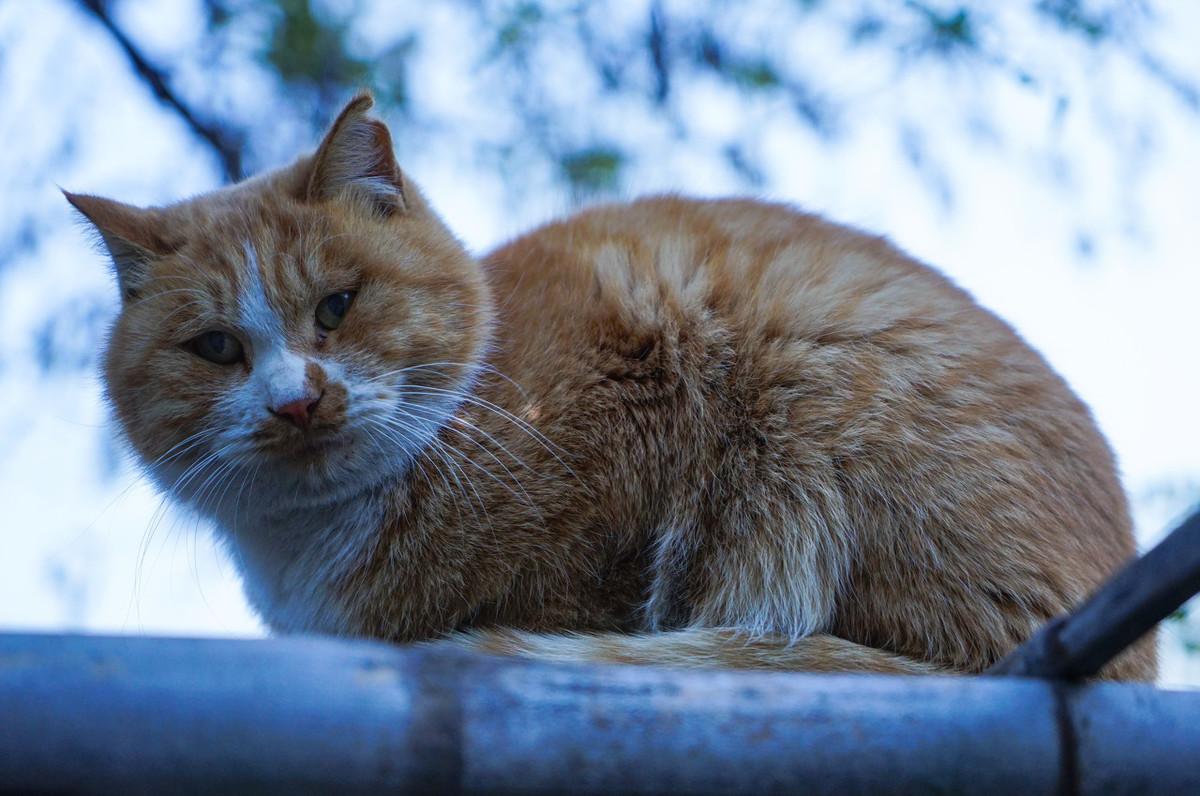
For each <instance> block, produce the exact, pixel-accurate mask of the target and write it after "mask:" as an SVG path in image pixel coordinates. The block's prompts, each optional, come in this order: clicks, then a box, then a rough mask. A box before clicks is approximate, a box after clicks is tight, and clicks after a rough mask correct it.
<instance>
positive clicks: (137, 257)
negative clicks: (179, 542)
mask: <svg viewBox="0 0 1200 796" xmlns="http://www.w3.org/2000/svg"><path fill="white" fill-rule="evenodd" d="M63 196H65V197H66V198H67V201H68V202H70V203H71V204H72V205H73V206H74V208H75V209H76V210H78V211H79V212H80V213H82V214H83V216H84V217H85V218H86V219H87V220H88V221H90V222H91V224H92V227H93V228H94V229H95V230H96V232H97V233H98V234H99V236H100V239H101V240H102V241H103V242H104V247H105V248H106V249H107V250H108V253H109V255H110V256H111V257H112V263H113V270H114V271H115V272H116V275H117V284H118V285H119V286H120V289H121V299H122V300H123V301H130V300H132V299H135V298H137V296H138V293H139V292H140V291H141V289H142V286H143V285H144V284H145V282H146V279H147V278H148V277H149V275H150V265H151V263H152V262H153V261H154V260H155V259H157V258H158V257H161V256H162V255H164V254H168V253H170V249H171V247H170V246H168V245H166V244H165V243H164V241H163V239H162V237H161V236H160V235H159V233H158V230H159V228H160V224H159V223H158V219H157V218H156V217H155V214H154V211H153V210H143V209H141V208H139V207H134V206H133V205H127V204H123V203H121V202H116V201H113V200H112V199H105V198H103V197H100V196H89V195H87V194H78V193H71V192H69V191H63Z"/></svg>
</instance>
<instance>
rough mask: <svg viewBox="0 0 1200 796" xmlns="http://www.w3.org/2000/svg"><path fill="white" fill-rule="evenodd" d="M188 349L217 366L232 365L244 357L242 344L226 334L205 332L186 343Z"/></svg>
mask: <svg viewBox="0 0 1200 796" xmlns="http://www.w3.org/2000/svg"><path fill="white" fill-rule="evenodd" d="M188 347H189V348H191V350H192V352H193V353H195V354H196V355H197V356H201V357H204V358H205V359H207V360H208V361H209V362H216V363H217V364H218V365H232V364H233V363H235V362H241V361H242V358H243V357H244V356H245V352H244V351H243V350H242V342H241V341H240V340H238V339H237V338H236V337H234V336H233V335H231V334H229V333H228V332H218V331H211V332H205V333H204V334H202V335H199V336H198V337H193V338H192V339H191V340H190V341H189V342H188Z"/></svg>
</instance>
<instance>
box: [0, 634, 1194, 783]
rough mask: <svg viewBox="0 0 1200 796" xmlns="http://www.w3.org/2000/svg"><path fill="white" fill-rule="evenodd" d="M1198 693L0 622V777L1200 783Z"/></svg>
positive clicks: (0, 780)
mask: <svg viewBox="0 0 1200 796" xmlns="http://www.w3.org/2000/svg"><path fill="white" fill-rule="evenodd" d="M1197 750H1200V693H1188V692H1179V693H1172V692H1163V691H1157V690H1155V689H1153V688H1149V687H1146V686H1135V685H1112V684H1103V685H1093V686H1064V685H1053V684H1049V683H1044V682H1040V681H1034V680H1024V679H1018V678H966V677H961V678H898V677H875V676H832V675H806V674H790V675H789V674H759V673H736V672H683V671H669V670H663V669H649V668H641V667H620V666H616V667H571V666H559V665H550V664H541V663H532V662H524V661H516V660H504V659H496V658H486V657H474V656H465V655H462V654H459V653H452V652H444V651H438V650H435V649H420V650H414V649H399V648H395V647H390V646H387V645H383V644H375V643H368V642H347V641H335V640H327V639H273V640H260V641H229V640H216V639H210V640H186V639H152V638H106V637H86V636H35V635H0V791H12V790H26V791H28V790H35V791H50V792H84V793H131V794H132V793H167V792H170V793H234V792H236V793H289V794H290V793H305V792H339V793H353V792H360V793H367V792H370V793H379V792H384V791H388V792H398V793H403V792H414V793H419V792H429V793H433V792H436V793H454V792H462V793H613V792H621V793H783V792H789V793H796V792H804V793H817V794H820V793H830V794H833V793H836V794H853V793H872V794H876V793H914V792H919V793H968V792H969V793H1022V794H1039V793H1118V792H1122V791H1124V792H1130V793H1133V792H1139V793H1155V792H1158V793H1184V792H1193V793H1197V792H1200V767H1198V766H1196V765H1195V754H1196V751H1197Z"/></svg>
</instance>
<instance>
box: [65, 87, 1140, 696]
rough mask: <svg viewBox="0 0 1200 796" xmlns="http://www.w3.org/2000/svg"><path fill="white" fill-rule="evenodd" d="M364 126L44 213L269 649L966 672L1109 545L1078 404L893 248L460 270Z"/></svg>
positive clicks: (982, 315) (1122, 532) (554, 255)
mask: <svg viewBox="0 0 1200 796" xmlns="http://www.w3.org/2000/svg"><path fill="white" fill-rule="evenodd" d="M370 106H371V100H370V98H369V97H367V96H360V97H358V98H356V99H355V100H354V101H353V102H351V103H350V105H349V106H347V108H346V110H345V111H343V113H342V115H341V116H340V117H339V119H338V120H337V122H336V123H335V124H334V126H333V128H332V129H331V131H330V132H329V134H328V135H327V136H326V139H325V141H324V142H323V143H322V145H321V147H320V149H319V150H318V151H317V153H316V154H315V155H313V156H310V157H305V158H302V159H300V160H299V161H298V162H296V163H295V164H294V165H292V166H289V167H287V168H284V169H282V170H279V171H276V172H272V173H269V174H266V175H263V176H260V177H258V178H255V179H251V180H249V181H246V182H243V183H240V184H238V185H234V186H231V187H228V188H225V189H222V190H219V191H216V192H214V193H211V194H207V195H204V196H200V197H197V198H194V199H191V200H187V201H184V202H181V203H179V204H176V205H171V206H168V207H160V208H151V209H140V208H133V207H129V206H127V205H122V204H119V203H117V202H113V201H111V200H107V199H101V198H98V197H91V196H81V195H68V198H69V199H70V200H71V201H72V203H73V204H74V205H75V206H76V207H77V208H79V210H80V211H81V212H83V213H84V214H85V215H86V216H87V217H88V218H89V219H90V220H91V221H92V222H93V224H94V225H95V227H96V228H97V229H98V231H99V232H100V234H101V236H102V237H103V239H104V241H105V243H106V244H107V246H108V249H109V251H110V253H111V254H112V256H113V259H114V262H115V264H116V270H117V275H118V281H119V283H120V286H121V291H122V296H123V309H122V313H121V315H120V318H119V319H118V321H117V323H116V325H115V327H114V328H113V330H112V335H111V339H110V341H109V345H108V353H107V358H106V372H105V375H106V383H107V389H108V395H109V398H110V400H111V402H112V405H113V406H114V408H115V411H116V415H117V417H118V419H119V421H120V424H121V427H122V429H123V430H124V432H125V435H126V436H127V437H128V440H129V442H130V443H131V445H132V447H133V448H134V450H135V451H136V452H137V454H138V456H139V458H140V460H141V462H142V463H143V465H144V466H145V468H146V470H147V472H148V473H149V474H150V475H151V477H152V478H154V479H155V480H156V481H157V483H158V484H159V486H160V487H161V488H162V489H163V490H165V491H166V492H168V493H169V494H171V495H172V496H173V497H175V498H176V499H177V500H179V501H180V502H182V503H184V504H187V505H190V506H191V507H193V508H195V509H196V510H198V511H200V512H201V513H203V514H205V515H207V516H209V517H211V518H212V519H213V520H214V521H215V522H216V524H217V526H218V527H219V528H220V533H221V536H222V539H223V540H224V541H225V543H226V544H227V545H228V547H229V549H230V551H231V554H232V555H233V557H234V559H235V560H236V561H237V563H238V566H239V568H240V569H241V571H242V573H243V576H244V579H245V582H246V588H247V594H248V596H249V598H250V600H251V602H252V604H253V605H254V606H255V608H256V609H257V610H258V611H259V612H260V613H261V614H262V616H263V618H264V619H265V621H266V622H267V623H268V624H269V625H270V626H271V627H272V628H274V629H275V630H276V631H278V632H295V631H315V632H325V633H333V634H338V635H345V636H368V637H375V638H383V639H391V640H396V641H405V642H408V641H425V640H431V639H449V642H450V643H457V644H461V645H465V646H468V647H472V648H475V649H479V650H483V651H487V652H496V653H503V654H525V655H534V656H539V657H544V658H549V659H555V660H592V661H614V662H645V663H658V664H667V665H679V666H722V667H743V666H754V667H763V666H765V667H775V668H793V669H807V670H816V671H890V672H912V673H923V672H934V671H942V672H964V673H969V672H978V671H981V670H983V669H984V668H986V667H987V666H988V665H989V664H991V663H992V662H994V661H996V660H997V659H998V658H1000V657H1001V656H1002V655H1004V654H1005V653H1006V652H1008V651H1009V650H1011V649H1012V648H1013V647H1014V645H1016V644H1018V643H1019V642H1021V641H1022V640H1023V639H1025V638H1027V637H1028V636H1029V635H1030V633H1032V632H1033V631H1034V630H1035V629H1036V628H1037V627H1038V626H1039V625H1041V624H1042V623H1043V622H1045V621H1046V620H1047V619H1049V618H1050V617H1052V616H1054V615H1056V614H1058V613H1061V612H1063V611H1066V610H1068V609H1069V608H1070V607H1071V606H1073V605H1075V604H1076V603H1077V602H1079V601H1080V600H1081V599H1082V598H1083V597H1084V596H1085V595H1087V594H1088V593H1089V592H1090V591H1091V590H1092V589H1093V588H1095V586H1096V585H1097V584H1098V583H1100V582H1101V581H1102V580H1103V579H1104V578H1106V577H1107V576H1108V575H1109V574H1110V573H1112V572H1113V570H1114V569H1115V568H1116V567H1118V566H1120V565H1121V563H1122V562H1124V561H1125V560H1126V559H1127V558H1129V557H1130V556H1131V555H1132V554H1133V552H1134V547H1133V541H1132V538H1131V533H1130V520H1129V513H1128V509H1127V506H1126V500H1125V497H1124V494H1123V492H1122V489H1121V486H1120V484H1119V482H1118V479H1117V476H1116V474H1115V470H1114V464H1113V457H1112V454H1111V453H1110V451H1109V449H1108V447H1107V445H1106V444H1105V442H1104V440H1103V438H1102V437H1101V435H1100V434H1099V432H1098V431H1097V429H1096V426H1095V423H1094V422H1093V420H1092V418H1091V415H1090V414H1089V412H1088V410H1087V408H1086V407H1085V406H1084V405H1083V404H1082V403H1081V402H1080V401H1079V399H1078V398H1076V397H1075V396H1074V395H1073V394H1072V393H1071V391H1070V390H1069V389H1068V387H1067V386H1066V385H1065V384H1064V383H1063V381H1062V379H1060V378H1059V377H1058V376H1057V375H1056V374H1055V373H1054V372H1052V371H1051V369H1050V368H1049V367H1048V366H1047V365H1046V363H1045V362H1044V360H1043V359H1042V358H1041V357H1040V356H1039V355H1038V354H1037V353H1035V352H1034V351H1033V350H1031V349H1030V348H1029V347H1028V346H1027V345H1026V344H1025V343H1023V342H1022V341H1021V340H1020V339H1019V338H1018V337H1017V335H1016V334H1015V333H1014V332H1013V331H1012V330H1011V329H1010V328H1009V327H1008V326H1007V325H1006V324H1004V323H1003V322H1002V321H1000V320H998V319H997V318H996V317H995V316H993V315H992V314H991V313H989V312H987V311H986V310H984V309H982V308H980V307H979V306H978V305H977V304H975V302H974V301H973V300H972V299H971V298H970V297H969V296H968V295H967V294H966V293H964V292H963V291H962V290H960V289H958V288H956V287H955V286H954V285H952V284H951V283H950V282H949V281H948V280H946V279H945V278H944V277H942V276H940V275H939V274H938V273H937V272H935V271H933V270H931V269H930V268H927V267H925V266H924V265H922V264H920V263H918V262H916V261H914V260H912V259H911V258H909V257H907V256H905V255H904V254H903V253H902V252H900V251H898V250H897V249H896V248H895V247H893V246H892V245H891V244H889V243H888V242H886V241H884V240H882V239H880V238H877V237H872V236H870V235H866V234H863V233H861V232H858V231H855V230H851V229H847V228H845V227H842V226H838V225H836V224H832V223H829V222H827V221H824V220H822V219H820V218H817V217H815V216H812V215H808V214H804V213H801V212H798V211H796V210H794V209H792V208H789V207H784V206H780V205H772V204H764V203H761V202H756V201H749V200H730V201H693V200H688V199H682V198H676V197H657V198H649V199H642V200H639V201H636V202H632V203H627V204H615V205H610V206H603V207H597V208H594V209H591V210H587V211H584V212H582V213H579V214H578V215H575V216H572V217H569V218H566V219H564V220H561V221H557V222H555V223H552V224H549V225H547V226H544V227H542V228H540V229H537V230H535V231H533V232H531V233H529V234H527V235H524V236H522V237H520V238H518V239H517V240H515V241H513V242H511V243H509V244H507V245H505V246H503V247H501V248H500V249H498V250H497V251H494V252H492V253H490V254H488V255H486V256H484V257H482V258H479V259H475V258H472V257H471V256H470V255H469V254H468V253H467V252H466V251H465V249H464V248H463V247H462V246H461V244H459V243H458V242H457V241H456V240H455V238H454V237H453V235H452V234H451V233H450V232H449V231H448V230H447V228H446V226H445V225H444V224H443V222H442V221H441V220H440V219H439V218H438V217H437V216H436V215H435V214H434V212H433V211H432V210H431V209H430V207H429V206H428V204H427V203H426V202H425V200H424V199H423V198H422V196H421V194H420V192H419V191H418V190H417V188H416V187H415V186H414V185H412V183H411V182H410V181H409V180H408V179H407V178H406V176H405V175H404V174H403V173H402V172H401V170H400V169H399V168H398V167H397V166H396V163H395V160H394V158H393V155H392V147H391V139H390V136H389V134H388V131H387V128H386V127H385V126H384V125H383V124H382V123H381V122H379V121H377V120H375V119H373V118H371V117H370V116H369V115H368V110H369V108H370ZM336 295H345V296H350V297H351V298H350V301H351V303H350V305H349V310H348V311H346V312H345V316H344V319H343V320H341V322H340V325H337V326H336V327H335V328H326V327H325V326H323V325H322V323H321V322H320V321H319V318H321V317H323V316H321V315H320V314H318V311H317V307H318V305H319V304H321V302H322V301H323V300H325V299H326V298H327V297H329V296H336ZM214 331H215V332H219V333H221V334H222V335H225V336H224V337H221V338H220V339H221V340H222V341H231V340H232V341H236V343H237V344H238V345H240V346H241V350H242V351H243V355H242V357H241V359H239V360H237V361H235V362H232V363H229V364H218V363H217V362H215V361H210V360H209V359H206V358H204V356H202V355H199V354H198V353H197V350H198V349H197V343H196V341H197V339H199V337H200V336H202V335H204V334H206V333H209V332H214ZM225 344H226V343H222V345H225ZM228 344H229V345H233V344H234V343H232V342H228ZM297 401H299V402H300V404H302V405H303V406H306V407H308V409H307V410H306V411H308V412H309V414H308V415H305V418H304V419H305V420H306V423H307V425H306V426H303V427H302V426H298V425H297V424H296V423H295V422H292V421H290V420H289V419H288V417H286V416H285V414H286V412H284V409H281V407H284V408H286V407H288V406H292V407H294V406H296V405H298V404H297V403H296V402H297ZM288 411H290V410H288ZM1107 675H1108V676H1111V677H1121V678H1139V679H1150V678H1153V677H1154V675H1155V656H1154V648H1153V640H1152V639H1148V640H1146V641H1145V642H1143V643H1142V644H1141V645H1139V646H1137V647H1136V648H1134V649H1133V650H1131V651H1130V652H1128V653H1126V654H1125V655H1124V656H1123V657H1122V658H1120V659H1119V660H1118V661H1116V662H1115V663H1114V664H1113V665H1112V666H1111V667H1110V668H1109V670H1108V671H1107Z"/></svg>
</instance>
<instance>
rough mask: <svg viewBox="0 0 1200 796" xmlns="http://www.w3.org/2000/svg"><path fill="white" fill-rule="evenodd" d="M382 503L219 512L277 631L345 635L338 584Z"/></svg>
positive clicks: (374, 526) (259, 605)
mask: <svg viewBox="0 0 1200 796" xmlns="http://www.w3.org/2000/svg"><path fill="white" fill-rule="evenodd" d="M383 514H384V509H383V507H382V506H381V504H380V503H379V501H378V500H376V499H374V498H373V497H371V496H366V495H364V496H359V497H357V498H353V499H347V500H342V501H336V502H331V503H326V504H324V505H310V506H299V507H296V508H293V509H285V510H279V509H273V510H271V511H253V510H251V511H246V510H245V507H244V506H243V507H241V509H240V510H236V511H229V512H218V514H217V517H218V522H219V524H220V525H221V526H222V527H221V530H222V533H221V534H220V537H221V538H222V539H224V540H225V542H226V544H227V546H228V548H229V550H230V553H231V555H232V558H233V559H234V561H235V563H236V564H237V567H238V569H239V571H240V573H241V575H242V578H243V588H244V590H245V593H246V597H247V599H248V600H249V602H250V604H251V605H252V606H253V607H254V609H255V610H256V611H258V612H259V614H260V615H261V616H262V618H263V620H264V621H265V622H266V624H267V625H268V626H270V627H271V628H272V629H273V630H275V631H277V632H284V633H287V632H307V633H328V634H334V635H344V634H346V633H347V632H348V631H349V630H350V629H351V627H352V625H351V620H350V616H351V613H352V606H350V605H349V604H347V602H346V601H345V599H344V597H343V595H342V594H341V592H340V589H339V584H340V583H342V582H343V581H344V580H345V578H346V577H347V576H348V574H349V573H351V572H352V571H354V570H355V569H356V568H357V567H359V566H361V564H362V560H363V557H364V556H365V555H366V554H367V553H368V551H369V550H370V547H371V545H372V542H373V539H374V538H375V537H376V535H377V534H378V533H379V529H380V525H381V523H382V518H383Z"/></svg>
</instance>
